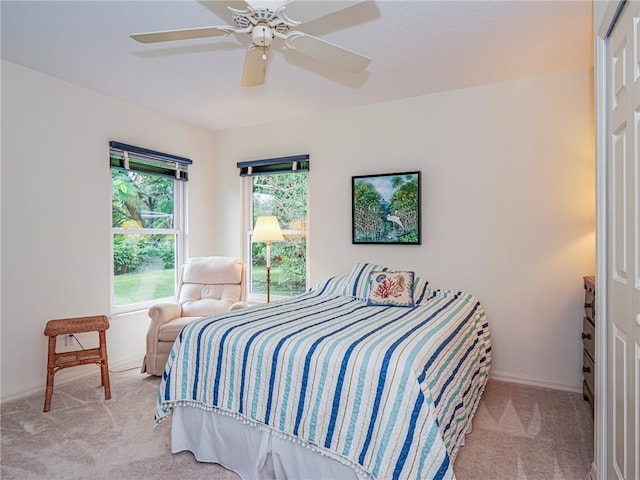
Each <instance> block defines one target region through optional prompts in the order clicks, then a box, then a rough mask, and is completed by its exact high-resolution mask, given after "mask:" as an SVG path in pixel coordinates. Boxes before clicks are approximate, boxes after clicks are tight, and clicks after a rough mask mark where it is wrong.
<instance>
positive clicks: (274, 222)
mask: <svg viewBox="0 0 640 480" xmlns="http://www.w3.org/2000/svg"><path fill="white" fill-rule="evenodd" d="M283 240H284V237H283V236H282V231H281V230H280V224H279V223H278V219H277V218H276V217H275V216H274V215H267V216H263V217H258V219H257V220H256V225H255V227H253V235H252V236H251V241H252V242H263V243H266V244H267V303H269V302H271V242H282V241H283Z"/></svg>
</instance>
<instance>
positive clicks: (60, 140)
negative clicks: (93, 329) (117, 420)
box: [0, 61, 594, 401]
mask: <svg viewBox="0 0 640 480" xmlns="http://www.w3.org/2000/svg"><path fill="white" fill-rule="evenodd" d="M1 66H2V159H1V160H2V164H1V167H2V171H1V173H2V183H1V189H2V190H1V200H2V218H1V221H2V236H1V248H2V257H1V267H2V285H1V287H2V295H1V303H0V306H1V316H0V347H1V352H0V354H1V357H0V362H1V366H0V368H1V370H0V374H1V377H0V382H1V383H0V387H1V392H0V395H1V397H0V399H1V400H3V401H4V400H6V399H8V398H11V397H15V396H16V395H20V394H22V393H25V392H30V391H37V390H40V389H42V391H43V394H44V379H45V365H46V337H44V335H43V333H42V332H43V329H44V324H45V323H46V321H47V320H48V319H51V318H58V317H67V316H76V315H88V314H94V313H108V308H109V219H110V181H109V178H110V177H109V175H110V171H109V168H108V164H107V161H108V160H107V158H108V150H107V145H108V141H109V140H112V139H113V140H118V141H122V142H125V143H131V144H134V145H140V146H144V147H148V148H152V149H157V150H161V151H166V152H169V153H175V154H178V155H183V156H187V157H189V158H192V159H193V160H194V165H193V166H192V168H191V169H190V173H191V181H190V182H189V215H190V219H191V221H190V229H189V248H190V254H191V255H208V254H223V255H241V254H242V248H241V237H240V232H241V225H240V216H239V213H240V193H239V191H240V189H239V185H240V181H239V178H238V172H237V168H236V162H237V161H241V160H250V159H259V158H269V157H273V156H283V155H292V154H299V153H309V154H311V162H312V164H311V174H310V177H309V182H310V185H309V195H310V202H311V206H310V227H311V235H310V239H309V242H310V249H311V251H310V262H311V282H312V283H315V282H317V281H318V280H320V279H322V278H325V277H327V276H329V275H333V274H336V273H342V272H348V271H349V270H350V269H351V267H352V265H353V263H354V262H356V261H361V260H369V261H373V262H378V263H384V264H387V265H389V266H392V267H397V268H411V269H414V270H415V271H416V272H418V273H419V274H420V275H422V276H424V277H426V278H428V279H429V280H430V281H431V282H432V284H433V285H434V286H435V287H442V288H453V289H462V290H467V291H470V292H472V293H474V294H475V295H477V296H478V298H479V299H480V300H481V301H482V303H483V304H484V305H485V307H486V310H487V314H488V316H489V319H490V322H491V328H492V333H493V339H494V370H493V372H494V374H498V375H499V376H502V377H503V378H507V379H509V378H511V379H517V380H519V381H528V382H531V383H538V384H541V385H548V386H556V387H560V388H568V389H574V390H578V389H579V388H580V382H581V340H580V332H581V318H582V284H581V281H582V280H581V277H582V276H583V275H587V274H592V273H593V270H594V236H593V231H594V206H593V204H594V161H593V112H592V110H593V107H592V72H591V71H589V70H584V71H576V72H566V73H562V74H557V75H550V76H545V77H538V78H530V79H525V80H519V81H514V82H505V83H499V84H492V85H485V86H481V87H476V88H470V89H464V90H456V91H450V92H445V93H441V94H436V95H428V96H424V97H417V98H412V99H407V100H403V101H396V102H390V103H385V104H380V105H374V106H368V107H362V108H355V109H349V110H344V111H341V112H334V113H327V114H326V115H323V116H316V117H313V118H307V119H299V120H296V121H292V122H283V123H273V124H267V125H261V126H258V127H254V128H246V129H238V130H229V131H224V132H217V133H215V134H214V133H212V132H208V131H206V130H204V129H201V128H198V127H195V126H193V125H189V124H185V123H184V122H180V121H177V120H173V119H170V118H167V117H165V116H163V115H161V114H158V113H156V112H153V111H150V110H147V109H143V108H139V107H136V106H133V105H131V104H127V103H124V102H120V101H118V100H115V99H113V98H110V97H106V96H103V95H100V94H97V93H95V92H92V91H89V90H86V89H82V88H80V87H77V86H74V85H71V84H68V83H65V82H61V81H59V80H56V79H54V78H52V77H47V76H44V75H41V74H39V73H36V72H33V71H31V70H28V69H24V68H22V67H19V66H17V65H14V64H12V63H8V62H4V61H3V62H2V65H1ZM405 170H421V171H422V173H423V192H422V200H423V217H422V220H423V244H422V245H421V246H405V247H401V246H373V245H359V246H355V245H352V244H351V240H350V239H351V190H350V189H351V176H352V175H360V174H370V173H383V172H394V171H405ZM111 324H112V326H111V329H110V330H109V332H108V344H109V355H110V360H111V363H112V365H113V366H117V365H119V364H124V363H126V362H133V364H134V365H135V364H138V363H139V361H140V359H141V358H142V355H143V351H144V335H145V333H146V329H147V325H148V321H147V319H146V316H145V315H144V314H142V315H133V316H128V317H112V322H111ZM88 368H92V367H88ZM73 370H76V369H70V370H69V372H71V371H73ZM66 373H67V372H65V371H63V372H61V373H60V374H58V376H59V378H60V379H61V380H64V376H65V374H66Z"/></svg>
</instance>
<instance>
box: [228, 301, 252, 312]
mask: <svg viewBox="0 0 640 480" xmlns="http://www.w3.org/2000/svg"><path fill="white" fill-rule="evenodd" d="M248 306H249V304H248V303H247V302H236V303H234V304H233V305H231V306H230V307H229V311H230V312H232V311H234V310H241V309H243V308H247V307H248Z"/></svg>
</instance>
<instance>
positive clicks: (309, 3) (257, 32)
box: [131, 0, 371, 87]
mask: <svg viewBox="0 0 640 480" xmlns="http://www.w3.org/2000/svg"><path fill="white" fill-rule="evenodd" d="M363 1H366V0H341V1H326V0H323V1H318V0H290V1H286V0H283V1H281V2H273V1H269V0H255V1H254V0H252V1H251V2H247V3H246V4H245V8H244V9H237V8H233V7H231V6H227V8H228V9H229V10H230V11H231V15H232V18H233V23H235V25H236V26H235V27H232V26H230V25H222V26H218V27H201V28H187V29H182V30H168V31H161V32H148V33H135V34H132V35H131V38H133V39H134V40H137V41H138V42H142V43H156V42H168V41H173V40H187V39H193V38H205V37H221V36H225V35H229V34H231V33H235V34H246V35H250V36H251V43H250V44H249V47H248V49H247V53H246V54H245V60H244V70H243V72H242V82H241V84H242V86H243V87H252V86H256V85H262V84H263V83H264V79H265V76H266V73H267V61H268V58H269V53H270V52H269V47H270V45H271V42H272V41H273V40H274V39H276V38H278V39H282V40H284V44H285V45H286V46H287V47H288V48H290V49H293V50H296V51H298V52H300V53H302V54H304V55H307V56H309V57H311V58H313V59H315V60H318V61H321V62H324V63H327V64H329V65H333V66H336V67H339V68H342V69H344V70H346V71H348V72H353V73H356V72H360V71H362V70H364V69H365V68H366V67H367V65H369V63H370V62H371V59H369V58H367V57H365V56H364V55H360V54H359V53H356V52H353V51H351V50H347V49H346V48H342V47H339V46H338V45H335V44H333V43H330V42H327V41H325V40H321V39H320V38H318V37H314V36H312V35H308V34H306V33H303V32H300V31H298V30H293V28H297V27H299V26H300V25H301V24H303V23H305V22H309V21H311V20H315V19H317V18H320V17H324V16H326V15H329V14H331V13H335V12H338V11H340V10H344V9H345V8H348V7H350V6H352V5H355V4H357V3H361V2H363ZM260 2H262V3H260ZM234 3H238V2H234Z"/></svg>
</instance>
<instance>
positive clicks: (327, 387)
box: [156, 276, 491, 479]
mask: <svg viewBox="0 0 640 480" xmlns="http://www.w3.org/2000/svg"><path fill="white" fill-rule="evenodd" d="M346 281H347V277H346V276H339V277H334V278H332V279H329V280H327V281H326V282H322V283H320V284H319V285H317V286H316V287H314V288H313V289H311V290H309V291H308V292H306V293H304V294H302V295H298V296H296V297H293V298H291V299H288V300H284V301H280V302H276V303H272V304H270V305H264V306H259V307H254V308H249V309H245V310H238V311H234V312H229V313H227V314H223V315H217V316H213V317H208V318H205V319H202V320H199V321H196V322H193V323H191V324H189V325H187V326H186V327H185V328H184V329H183V331H182V332H181V333H180V335H179V337H178V339H177V340H176V342H175V344H174V346H173V349H172V351H171V353H170V356H169V361H168V362H167V367H166V369H165V372H164V376H163V379H162V383H161V386H160V391H159V394H158V405H157V410H156V421H158V422H159V421H162V420H163V419H164V418H165V417H167V416H168V415H169V414H170V413H171V409H172V408H173V407H174V406H175V405H178V404H187V405H193V406H197V407H200V408H203V409H207V410H212V411H214V412H217V413H222V414H225V415H235V416H237V417H238V418H241V419H243V420H245V421H248V423H250V424H252V425H254V426H261V427H263V428H269V429H271V430H272V431H273V432H277V433H278V434H280V435H281V436H284V437H285V438H290V439H292V440H294V441H296V442H299V443H303V444H305V445H307V446H308V447H309V448H311V449H313V450H317V451H319V452H321V453H323V454H325V455H329V456H332V457H334V458H337V459H339V460H340V461H342V462H343V463H346V464H348V465H350V466H351V467H352V468H354V469H355V470H356V471H359V472H360V473H362V472H366V473H367V474H369V475H371V476H372V477H373V478H378V479H391V478H397V479H407V478H423V479H450V478H453V477H454V475H453V468H452V465H453V460H454V459H455V455H456V453H457V450H458V446H459V444H460V442H461V440H462V439H463V437H464V432H465V430H466V428H467V425H468V422H469V421H470V419H471V417H472V415H473V413H474V411H475V408H476V406H477V404H478V401H479V398H480V395H481V393H482V391H483V389H484V385H485V383H486V380H487V377H488V372H489V368H490V364H491V345H490V334H489V326H488V323H487V320H486V316H485V313H484V310H483V308H482V306H481V305H480V304H479V302H478V301H477V300H476V299H475V297H473V296H472V295H469V294H466V293H463V292H453V291H441V290H438V291H434V292H433V293H432V294H431V297H430V298H429V301H428V302H426V303H423V304H422V305H421V306H418V307H415V308H398V307H372V306H367V305H366V301H363V300H360V299H357V298H353V297H347V296H344V295H343V294H342V293H343V289H344V284H345V282H346Z"/></svg>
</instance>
